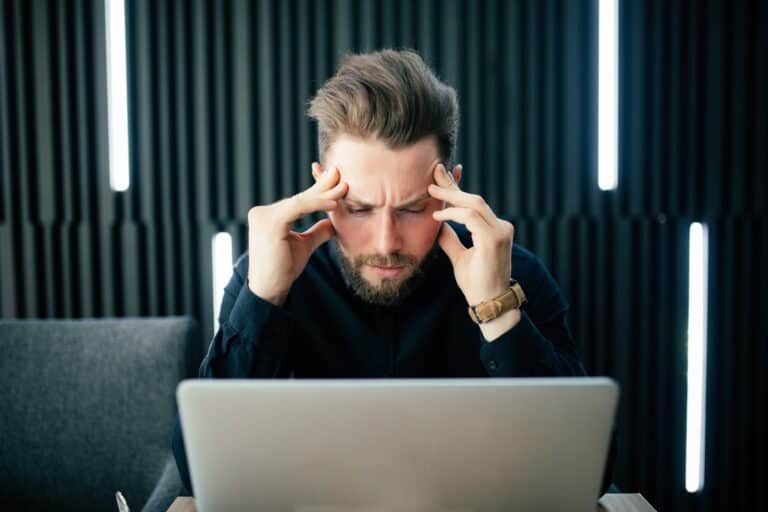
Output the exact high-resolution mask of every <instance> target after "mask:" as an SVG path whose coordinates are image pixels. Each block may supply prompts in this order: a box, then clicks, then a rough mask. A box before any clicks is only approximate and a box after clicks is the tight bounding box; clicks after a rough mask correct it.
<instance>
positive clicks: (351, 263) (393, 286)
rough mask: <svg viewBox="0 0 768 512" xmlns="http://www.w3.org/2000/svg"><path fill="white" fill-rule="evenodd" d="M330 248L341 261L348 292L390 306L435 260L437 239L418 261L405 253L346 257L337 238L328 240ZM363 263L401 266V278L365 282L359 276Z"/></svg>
mask: <svg viewBox="0 0 768 512" xmlns="http://www.w3.org/2000/svg"><path fill="white" fill-rule="evenodd" d="M330 245H331V250H333V251H334V252H335V253H336V256H337V257H338V259H339V262H340V263H341V273H342V275H343V277H344V280H345V281H346V283H347V286H349V287H350V288H351V289H352V291H353V292H354V293H355V295H357V296H358V297H360V298H361V299H362V300H364V301H365V302H368V303H369V304H376V305H379V306H393V305H396V304H399V303H401V302H402V301H403V300H404V299H406V298H407V297H408V296H409V295H411V293H413V291H414V290H415V289H416V288H418V286H419V285H420V284H421V283H422V282H423V281H424V278H425V277H426V272H427V270H428V269H429V267H430V266H431V265H432V263H433V262H434V261H435V259H437V256H438V254H439V250H440V248H439V246H438V244H437V242H435V243H434V244H433V245H432V248H431V249H430V250H429V252H427V254H426V255H425V256H424V258H423V259H422V260H421V261H418V259H417V258H416V257H415V256H411V255H409V254H400V253H395V254H390V255H382V254H361V255H359V256H356V257H355V258H354V259H351V258H348V257H347V256H346V255H345V254H344V252H343V251H342V250H341V247H340V246H339V242H338V240H337V239H336V238H335V237H334V238H332V239H331V244H330ZM365 265H376V266H383V267H400V266H402V267H405V277H397V278H388V277H385V278H382V279H381V282H380V283H379V284H374V283H371V282H370V281H368V280H367V279H366V278H365V277H364V276H363V267H364V266H365Z"/></svg>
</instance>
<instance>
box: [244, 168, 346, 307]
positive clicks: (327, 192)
mask: <svg viewBox="0 0 768 512" xmlns="http://www.w3.org/2000/svg"><path fill="white" fill-rule="evenodd" d="M316 166H317V167H318V168H319V164H317V163H313V164H312V167H313V168H315V167H316ZM346 193H347V184H346V183H345V182H342V181H341V180H340V174H339V171H338V170H337V169H336V168H333V169H331V170H329V171H327V172H325V173H323V175H322V177H321V178H320V179H319V180H318V181H317V182H316V183H315V184H314V185H312V186H311V187H309V188H308V189H306V190H305V191H303V192H300V193H298V194H296V195H295V196H292V197H288V198H286V199H283V200H281V201H278V202H276V203H273V204H270V205H266V206H254V207H253V208H251V209H250V210H249V211H248V287H249V288H250V290H251V291H252V292H253V293H255V294H256V295H258V296H259V297H261V298H262V299H264V300H266V301H267V302H271V303H272V304H274V305H276V306H281V305H283V303H284V302H285V299H286V297H287V296H288V292H289V291H290V289H291V286H292V285H293V282H294V281H296V279H297V278H298V277H299V274H301V273H302V271H303V270H304V267H306V265H307V261H309V257H310V256H311V255H312V253H313V252H314V251H315V249H317V248H318V247H320V246H321V245H322V244H323V243H325V242H327V241H328V240H330V239H331V238H332V237H333V236H334V235H335V234H336V233H335V231H334V229H333V225H332V224H331V221H330V220H329V219H322V220H320V221H318V222H316V223H315V224H314V225H312V227H310V228H309V229H307V230H306V231H304V232H302V233H299V232H296V231H292V230H291V228H292V227H293V223H294V221H296V220H299V219H300V218H302V217H304V216H305V215H309V214H311V213H314V212H318V211H330V210H333V209H334V208H336V206H337V204H338V203H337V201H338V199H340V198H342V197H343V196H344V195H345V194H346Z"/></svg>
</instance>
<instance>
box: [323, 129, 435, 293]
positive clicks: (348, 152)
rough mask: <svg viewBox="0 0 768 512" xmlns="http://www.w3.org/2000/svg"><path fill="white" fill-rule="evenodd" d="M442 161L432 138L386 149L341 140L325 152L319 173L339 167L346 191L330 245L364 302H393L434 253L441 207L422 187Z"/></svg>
mask: <svg viewBox="0 0 768 512" xmlns="http://www.w3.org/2000/svg"><path fill="white" fill-rule="evenodd" d="M439 161H440V158H439V154H438V150H437V143H436V140H435V138H434V137H428V138H425V139H422V140H421V141H419V142H417V143H415V144H413V145H411V146H408V147H405V148H400V149H390V148H388V147H387V146H386V145H385V144H384V143H382V142H380V141H378V140H375V139H359V138H355V137H352V136H347V135H342V136H340V137H339V138H338V139H337V140H336V142H334V143H333V145H332V146H331V147H330V148H329V150H328V152H327V155H326V162H325V164H324V167H323V168H324V169H325V170H328V169H332V168H333V167H334V166H336V167H337V168H338V169H339V171H340V173H341V180H342V181H345V182H347V183H348V185H349V189H348V192H347V194H346V196H345V197H344V198H343V199H342V200H341V201H339V206H338V207H337V208H336V209H335V210H333V211H331V212H329V214H328V217H329V218H330V220H331V222H332V223H333V227H334V229H335V230H336V238H335V239H334V240H332V243H333V244H334V245H335V247H336V249H337V250H338V252H339V256H340V260H341V261H342V265H343V267H344V268H343V270H344V272H345V274H347V278H348V280H349V282H350V284H351V285H352V288H353V289H354V291H355V292H356V293H357V294H358V295H359V296H361V297H362V298H363V299H365V300H366V301H368V302H372V303H377V304H392V303H396V302H397V301H398V300H399V299H401V298H402V297H403V296H405V295H407V293H408V292H409V291H410V290H409V288H410V286H409V285H412V284H413V282H414V281H415V279H413V278H414V277H416V276H417V274H419V273H420V271H421V268H422V264H423V263H424V262H425V260H428V259H431V258H427V256H430V255H434V253H435V250H436V244H435V240H436V238H437V234H438V232H439V229H440V223H439V222H437V221H435V220H434V219H433V218H432V212H433V211H435V210H438V209H440V208H442V207H443V204H442V202H441V201H439V200H437V199H435V198H432V197H430V196H429V194H428V193H427V187H428V186H429V184H430V183H433V177H432V175H433V174H432V173H433V171H434V168H435V165H436V164H437V163H438V162H439ZM315 178H316V179H317V178H319V175H318V176H315Z"/></svg>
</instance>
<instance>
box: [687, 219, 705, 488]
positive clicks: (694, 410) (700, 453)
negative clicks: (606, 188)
mask: <svg viewBox="0 0 768 512" xmlns="http://www.w3.org/2000/svg"><path fill="white" fill-rule="evenodd" d="M708 238H709V236H708V233H707V226H706V225H704V224H700V223H698V222H694V223H692V224H691V228H690V234H689V249H688V251H689V253H688V398H687V410H686V428H685V489H686V490H687V491H688V492H690V493H694V492H699V491H701V490H702V489H703V488H704V440H705V434H706V421H705V420H706V409H707V408H706V390H707V297H708V289H707V269H708V262H707V259H708V254H707V252H708V249H707V248H708V246H709V240H708Z"/></svg>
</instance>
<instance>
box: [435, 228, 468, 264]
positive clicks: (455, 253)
mask: <svg viewBox="0 0 768 512" xmlns="http://www.w3.org/2000/svg"><path fill="white" fill-rule="evenodd" d="M437 243H438V244H439V245H440V248H441V249H442V250H443V252H445V254H447V255H448V259H449V260H451V263H452V264H454V265H455V264H456V260H457V259H458V258H459V256H461V254H462V252H463V251H466V250H467V248H466V247H464V244H463V243H461V240H459V235H457V234H456V231H454V230H453V228H452V227H451V226H450V225H448V224H447V223H445V222H444V223H443V225H442V227H441V228H440V234H438V236H437Z"/></svg>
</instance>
